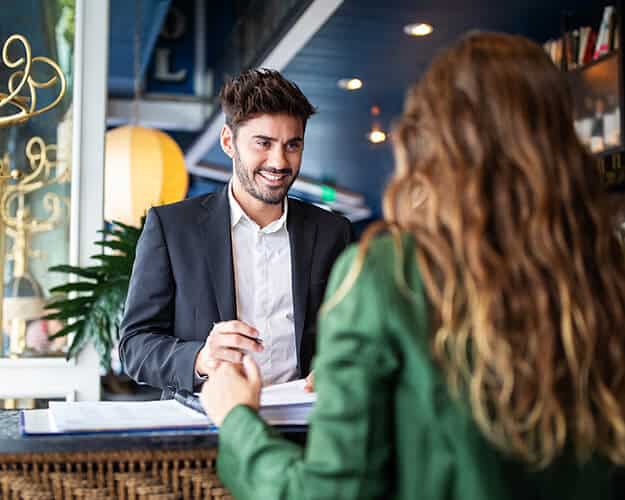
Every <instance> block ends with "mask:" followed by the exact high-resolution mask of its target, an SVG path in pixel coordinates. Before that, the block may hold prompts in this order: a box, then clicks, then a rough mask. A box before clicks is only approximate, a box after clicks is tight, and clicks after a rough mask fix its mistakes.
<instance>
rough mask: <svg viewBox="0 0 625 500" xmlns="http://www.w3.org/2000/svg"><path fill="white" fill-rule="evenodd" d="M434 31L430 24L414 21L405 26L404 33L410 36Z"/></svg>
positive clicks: (423, 34)
mask: <svg viewBox="0 0 625 500" xmlns="http://www.w3.org/2000/svg"><path fill="white" fill-rule="evenodd" d="M432 31H434V28H432V26H431V25H430V24H426V23H413V24H407V25H406V26H404V33H406V35H410V36H425V35H429V34H430V33H432Z"/></svg>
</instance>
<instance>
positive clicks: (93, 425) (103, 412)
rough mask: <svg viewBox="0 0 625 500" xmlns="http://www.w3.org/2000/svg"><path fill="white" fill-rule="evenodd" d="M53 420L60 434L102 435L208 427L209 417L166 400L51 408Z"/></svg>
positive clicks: (59, 404)
mask: <svg viewBox="0 0 625 500" xmlns="http://www.w3.org/2000/svg"><path fill="white" fill-rule="evenodd" d="M49 408H50V409H49V411H50V414H51V418H52V420H53V422H54V426H55V427H56V429H57V430H58V431H59V432H81V431H84V432H87V431H91V432H98V431H117V430H150V429H188V428H195V427H198V428H203V427H208V426H209V425H210V424H211V422H210V420H209V419H208V417H207V416H206V415H202V414H201V413H198V412H196V411H195V410H192V409H190V408H187V407H186V406H183V405H181V404H180V403H178V402H177V401H175V400H173V399H169V400H165V401H137V402H134V401H133V402H126V401H123V402H117V401H115V402H113V401H83V402H76V403H74V402H72V403H66V402H58V401H51V402H50V405H49Z"/></svg>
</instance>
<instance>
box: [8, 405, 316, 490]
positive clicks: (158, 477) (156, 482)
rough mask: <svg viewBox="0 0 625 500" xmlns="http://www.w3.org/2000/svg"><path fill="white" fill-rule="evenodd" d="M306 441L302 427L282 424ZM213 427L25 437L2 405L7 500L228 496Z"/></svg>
mask: <svg viewBox="0 0 625 500" xmlns="http://www.w3.org/2000/svg"><path fill="white" fill-rule="evenodd" d="M284 434H285V436H286V437H287V438H289V439H292V440H294V441H297V442H303V441H304V440H305V437H306V433H305V429H301V428H288V429H284ZM217 446H218V436H217V434H216V433H214V432H210V431H208V430H207V431H194V432H149V433H120V434H114V435H95V434H91V435H83V436H50V437H48V436H46V437H23V436H20V434H19V412H17V411H6V410H0V497H1V498H2V500H14V499H15V500H17V499H20V500H21V499H23V500H35V499H37V500H44V499H49V500H53V499H54V500H78V499H124V500H148V499H150V500H173V499H184V500H196V499H198V500H199V499H226V498H230V496H229V494H228V492H227V491H226V490H225V489H224V488H223V486H222V485H221V484H220V483H219V480H218V479H217V476H216V474H215V458H216V455H217Z"/></svg>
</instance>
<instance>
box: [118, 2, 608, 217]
mask: <svg viewBox="0 0 625 500" xmlns="http://www.w3.org/2000/svg"><path fill="white" fill-rule="evenodd" d="M114 1H116V2H119V1H120V0H114ZM155 3H156V2H155ZM607 3H609V2H608V1H604V0H594V1H592V2H589V1H584V0H552V1H550V0H522V1H519V0H507V1H505V2H502V1H495V0H479V1H476V0H474V1H466V0H419V1H415V0H412V1H408V0H385V1H384V2H380V1H375V0H345V1H344V2H343V3H342V5H341V6H340V7H339V8H338V9H337V11H336V12H335V13H334V14H333V15H332V17H331V18H330V19H329V20H328V21H327V22H326V23H325V24H324V25H323V26H322V27H321V29H320V30H319V31H318V32H317V33H316V34H315V35H314V36H313V37H312V39H311V40H310V41H309V42H308V43H307V44H306V45H305V46H304V47H303V49H301V50H300V51H299V52H298V53H297V55H296V56H295V57H294V58H293V59H292V60H291V61H290V62H289V63H288V65H287V66H286V68H284V69H283V73H284V74H285V76H286V77H287V78H289V79H292V80H294V81H295V82H296V83H297V84H298V85H299V86H300V87H301V89H302V90H303V92H304V93H305V94H306V96H307V97H308V98H309V100H310V101H311V102H312V103H313V105H315V106H316V107H317V109H318V114H317V115H315V116H313V117H312V118H311V120H310V121H309V124H308V127H307V130H306V138H305V139H306V145H305V152H304V160H303V165H302V171H301V172H302V175H303V176H306V177H309V178H312V179H315V180H318V181H322V182H326V183H330V184H334V185H337V186H339V187H344V188H347V189H350V190H353V191H356V192H360V193H362V194H364V196H365V199H366V201H367V204H368V205H369V206H370V207H371V208H372V209H373V212H374V215H375V216H378V215H379V214H380V194H381V192H382V190H383V187H384V185H385V183H386V181H387V179H388V177H389V175H390V173H391V171H392V166H393V159H392V153H391V151H390V147H389V145H388V143H383V144H380V145H372V144H370V143H369V142H368V141H367V140H366V137H365V134H366V133H367V131H368V130H369V129H370V128H371V126H372V123H373V121H374V120H375V121H377V122H379V125H380V126H381V127H382V128H383V129H384V130H388V128H389V127H390V124H391V122H392V119H393V117H395V116H397V115H398V114H399V113H400V112H401V107H402V100H403V95H404V92H405V89H406V88H407V87H408V86H409V85H410V84H411V83H413V82H414V81H415V80H416V79H417V78H419V76H420V75H421V74H422V73H423V71H424V70H425V69H426V67H427V65H428V63H429V61H431V59H432V57H433V56H434V54H435V53H436V52H437V51H438V50H440V49H441V48H442V47H444V46H446V45H449V44H450V43H451V42H453V40H455V39H456V38H458V37H459V36H460V35H461V34H462V33H465V32H466V31H468V30H494V31H504V32H509V33H517V34H522V35H525V36H528V37H530V38H533V39H534V40H537V41H540V42H542V41H545V40H546V39H547V38H550V37H557V36H558V33H559V29H560V24H561V19H562V15H563V12H565V11H574V12H580V11H583V10H586V9H590V8H592V11H593V12H594V13H595V15H597V12H598V13H599V15H600V13H601V5H604V4H607ZM208 5H210V2H209V3H208ZM209 9H210V7H209ZM411 22H427V23H430V24H431V25H433V27H434V32H433V33H432V34H431V35H429V36H427V37H422V38H418V37H408V36H406V35H405V34H404V33H403V26H404V25H405V24H408V23H411ZM350 77H358V78H361V79H362V80H363V82H364V86H363V88H362V89H360V90H358V91H355V92H347V91H344V90H341V89H339V88H338V86H337V80H338V79H340V78H350ZM374 105H375V106H378V107H379V108H380V111H381V112H380V115H379V116H378V117H376V118H375V119H374V118H373V117H372V116H371V113H370V110H371V107H372V106H374ZM173 135H174V137H175V138H176V139H177V140H178V141H179V142H180V144H181V146H182V147H183V149H185V148H187V147H188V146H189V145H190V144H192V143H193V141H194V140H195V138H196V137H197V135H199V133H198V134H189V133H174V134H173ZM203 160H204V161H206V162H208V163H213V164H215V163H216V164H222V165H226V166H228V165H229V160H228V158H227V157H226V156H225V155H224V154H223V153H222V152H221V151H220V150H219V147H218V146H213V147H212V149H210V150H209V151H207V152H206V154H205V155H204V157H203ZM192 185H193V183H192ZM195 186H196V188H195V191H194V193H197V192H198V191H201V190H202V189H203V187H202V186H203V184H202V183H201V182H197V180H196V182H195ZM207 189H210V188H207Z"/></svg>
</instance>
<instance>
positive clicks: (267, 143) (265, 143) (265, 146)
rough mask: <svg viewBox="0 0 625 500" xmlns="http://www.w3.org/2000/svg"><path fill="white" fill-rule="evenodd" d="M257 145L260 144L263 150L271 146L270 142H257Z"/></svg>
mask: <svg viewBox="0 0 625 500" xmlns="http://www.w3.org/2000/svg"><path fill="white" fill-rule="evenodd" d="M256 144H258V145H259V146H260V147H261V148H268V147H269V146H270V142H269V141H257V142H256Z"/></svg>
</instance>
